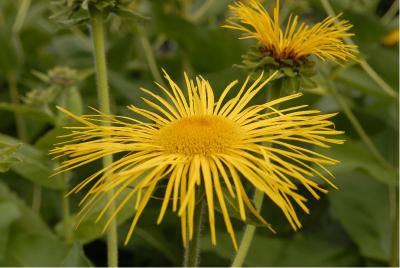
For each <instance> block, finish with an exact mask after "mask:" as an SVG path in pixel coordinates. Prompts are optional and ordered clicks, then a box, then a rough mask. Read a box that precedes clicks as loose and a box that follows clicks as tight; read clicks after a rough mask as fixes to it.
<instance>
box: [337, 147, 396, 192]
mask: <svg viewBox="0 0 400 268" xmlns="http://www.w3.org/2000/svg"><path fill="white" fill-rule="evenodd" d="M329 156H330V157H332V158H334V159H337V160H339V161H340V163H339V164H338V165H336V166H333V167H330V170H331V171H332V172H333V173H334V174H337V173H344V172H348V171H353V170H356V169H361V170H363V171H364V172H367V173H368V174H369V175H370V176H372V177H373V178H374V179H375V180H377V181H379V182H382V183H385V184H387V185H398V179H397V173H396V171H395V170H394V169H390V168H388V167H386V166H384V165H383V164H381V163H379V162H378V161H377V160H376V159H375V158H374V157H373V156H372V155H371V154H370V153H369V151H368V150H367V149H366V148H364V147H362V146H361V145H360V144H358V143H356V142H354V141H350V140H348V141H346V142H345V143H344V144H342V145H338V146H333V147H332V148H330V149H329Z"/></svg>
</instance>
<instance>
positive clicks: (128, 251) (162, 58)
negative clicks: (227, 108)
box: [0, 0, 399, 266]
mask: <svg viewBox="0 0 400 268" xmlns="http://www.w3.org/2000/svg"><path fill="white" fill-rule="evenodd" d="M26 2H28V1H26V0H24V1H16V0H15V1H14V0H1V1H0V118H1V120H0V266H93V265H94V266H106V265H107V262H106V255H107V254H106V243H105V238H104V236H103V235H102V233H101V229H102V226H101V223H99V224H97V225H96V224H94V222H93V220H94V218H95V213H92V214H93V215H92V214H90V215H89V216H88V217H87V218H85V220H84V221H83V223H82V224H81V225H80V227H79V228H77V229H76V230H75V231H74V233H73V239H72V240H69V241H66V240H65V238H64V235H63V224H62V221H63V215H62V211H63V209H62V206H63V201H62V200H63V194H64V193H65V191H66V189H67V187H68V186H66V185H65V178H63V177H62V176H55V177H51V178H49V175H50V174H51V173H52V169H53V168H54V166H55V162H54V161H53V162H52V161H50V158H49V157H48V156H47V151H48V150H49V149H50V148H51V147H52V144H54V143H55V142H57V139H56V136H57V135H60V134H62V133H63V130H62V128H61V127H62V125H63V124H64V123H65V118H63V117H62V116H61V115H59V114H58V113H57V112H56V110H55V109H54V107H55V105H62V106H64V107H67V108H68V109H70V110H72V111H74V112H76V113H82V112H84V113H89V112H91V111H90V110H89V109H88V106H92V107H98V106H97V97H96V81H95V76H94V70H93V59H92V52H91V51H92V49H91V40H90V32H89V28H88V25H87V24H86V23H85V22H82V23H79V24H76V25H68V26H67V27H65V25H61V24H60V23H58V22H57V21H56V20H54V19H51V18H50V17H51V16H52V15H53V14H54V13H55V12H57V10H55V9H57V7H55V6H54V5H51V4H49V1H48V0H34V1H31V4H30V6H27V7H28V9H27V13H26V16H25V17H24V18H22V21H21V16H23V15H21V14H23V12H24V10H23V7H22V8H21V5H24V4H26ZM128 2H129V1H128ZM130 2H132V3H131V6H130V8H132V9H133V10H134V11H135V12H137V13H138V14H141V16H143V17H142V18H141V17H139V16H135V15H133V16H122V17H121V16H116V15H110V16H109V17H108V18H107V21H106V30H107V58H108V67H109V80H110V90H111V97H112V111H113V113H115V114H127V115H131V114H130V113H129V112H128V111H127V109H126V108H125V106H126V105H129V104H135V105H137V106H139V107H141V106H143V103H142V102H141V99H140V97H141V96H142V94H143V93H142V92H141V91H140V90H139V87H141V86H143V87H146V88H149V89H152V90H156V86H155V85H154V83H153V81H154V80H158V79H159V77H158V75H159V74H158V72H159V70H160V68H165V69H166V70H167V71H168V72H169V74H170V75H171V77H173V78H174V79H175V81H177V82H178V83H181V82H182V79H183V71H184V70H186V71H187V72H189V73H190V74H192V75H195V74H202V75H203V76H205V77H206V78H207V79H209V80H210V81H211V84H212V85H213V87H214V90H215V91H216V94H217V95H219V94H220V93H221V91H222V90H223V89H224V87H225V86H226V85H227V84H229V83H230V82H231V81H232V80H236V79H239V80H243V79H244V77H245V76H246V74H245V73H244V72H243V71H242V70H241V69H239V68H235V67H232V66H233V65H234V64H239V63H240V61H241V55H242V54H243V53H245V52H246V51H247V50H248V49H249V47H250V46H251V45H252V44H254V42H253V41H251V40H246V41H243V40H238V37H239V33H237V32H234V31H231V30H229V29H224V28H221V27H220V26H221V25H223V24H224V20H225V19H226V18H227V16H228V11H227V5H228V4H230V3H232V2H231V1H227V0H214V1H212V0H211V1H209V0H141V1H139V0H138V1H130ZM273 2H274V1H272V0H267V1H265V3H266V6H271V5H272V4H273ZM281 2H282V3H281V5H282V11H281V12H282V15H283V16H284V17H285V16H287V15H288V14H289V13H291V12H294V13H296V14H298V15H300V16H301V18H302V19H303V20H304V21H306V22H308V23H313V22H317V21H319V20H321V19H323V18H324V17H326V13H325V11H324V9H323V7H322V5H321V3H320V1H317V0H312V1H301V0H282V1H281ZM331 4H332V5H333V8H334V9H335V11H336V12H338V13H339V12H343V13H344V14H343V18H346V19H348V20H349V21H350V23H352V24H353V25H354V28H353V29H352V31H353V32H354V33H355V36H354V37H353V41H354V42H355V43H356V44H357V45H358V46H359V49H360V52H361V57H362V58H363V59H365V60H366V61H367V62H368V63H369V65H370V66H371V67H372V68H373V69H374V70H375V71H376V73H377V74H378V75H379V76H380V77H381V78H382V79H383V80H384V81H385V82H386V83H387V86H389V87H391V88H392V89H394V90H395V91H396V92H397V91H398V87H399V75H398V73H399V62H398V59H399V50H398V42H396V41H393V40H392V41H393V42H388V41H386V42H384V41H383V40H385V37H387V35H388V34H389V33H390V32H392V31H393V30H395V31H398V17H397V9H398V1H390V0H334V1H331ZM396 5H397V6H396ZM21 9H22V11H21ZM18 12H20V13H19V14H20V15H17V14H18ZM21 12H22V13H21ZM82 18H84V16H83V17H82ZM70 22H75V21H70ZM56 67H62V68H56ZM67 67H68V68H67ZM54 68H56V69H54ZM318 70H319V74H318V75H317V76H316V77H315V81H316V85H315V87H313V88H310V89H307V90H305V89H304V90H301V91H302V92H303V93H304V96H303V97H302V98H300V99H298V100H296V103H297V104H298V103H302V104H304V103H305V104H309V105H310V106H311V107H315V108H318V109H320V110H321V111H323V112H339V115H338V116H336V117H335V118H334V122H335V125H336V128H337V129H340V130H344V131H345V132H346V134H345V135H346V140H347V142H346V143H345V144H344V145H342V146H339V145H338V146H334V147H333V148H331V149H325V150H324V151H323V152H324V153H325V154H327V155H329V156H332V157H334V158H336V159H338V160H340V161H341V164H339V165H337V166H335V167H334V168H332V169H331V170H332V171H333V173H334V174H335V176H336V179H335V180H334V182H335V183H336V184H337V185H338V187H339V190H333V189H332V190H331V191H330V192H329V193H328V194H327V195H325V196H323V197H322V199H321V200H319V201H316V200H314V199H313V198H312V197H311V196H310V194H308V193H307V192H306V191H304V195H306V196H307V197H309V199H310V202H309V207H310V210H311V214H310V215H306V214H304V213H302V212H300V211H299V213H300V217H301V219H302V222H303V224H304V228H303V229H302V230H300V231H299V232H293V231H292V230H291V228H290V226H289V224H288V223H287V222H286V220H285V219H284V217H283V215H282V214H281V212H280V211H278V209H277V208H276V207H274V206H273V205H272V204H271V203H269V201H268V200H265V201H264V206H263V210H262V215H263V216H265V217H266V219H267V220H269V221H270V222H271V223H272V224H273V225H274V228H275V230H277V231H278V234H277V235H274V234H271V233H270V232H269V230H268V229H266V228H265V229H264V228H258V229H257V233H256V236H255V239H254V241H253V243H252V246H251V248H250V251H249V255H248V257H247V258H246V261H245V265H246V266H389V265H393V264H395V263H396V258H398V252H397V250H398V246H397V247H396V245H398V239H396V238H398V231H397V233H396V229H397V230H398V200H397V196H398V190H396V189H398V173H397V169H398V147H399V145H398V130H399V129H398V122H399V120H398V97H397V96H393V95H390V94H388V93H387V92H385V91H384V90H383V89H382V87H381V86H380V85H378V84H377V83H376V82H375V81H374V80H373V79H372V78H371V76H370V75H369V74H368V73H367V72H366V71H365V70H364V69H363V68H361V66H360V65H359V64H357V63H349V64H345V65H344V66H339V65H335V64H332V63H328V62H318ZM17 91H18V92H17ZM263 100H264V96H261V95H260V97H259V98H258V99H257V101H258V102H262V101H263ZM293 104H295V103H293ZM18 122H19V123H18ZM21 128H22V130H21ZM24 128H25V131H24ZM18 129H19V131H18ZM360 134H361V136H360ZM371 143H373V144H372V145H371ZM374 150H377V151H375V152H374ZM379 154H380V155H381V156H382V157H381V158H380V157H379V156H378V155H379ZM99 165H100V163H94V164H91V165H87V166H86V167H84V168H80V169H78V170H76V171H74V172H73V173H72V178H71V182H70V185H74V184H75V183H76V182H77V181H80V180H82V179H83V178H85V177H86V176H88V175H89V174H91V173H92V172H93V171H94V170H96V169H97V168H98V167H99ZM80 198H81V196H79V195H73V196H71V204H70V209H71V211H72V214H75V213H76V212H77V210H78V205H77V203H78V202H79V199H80ZM160 203H161V201H160V200H158V199H157V198H154V199H153V200H152V201H151V202H150V204H149V206H148V207H147V208H146V210H145V212H144V213H143V215H142V217H141V219H140V221H139V225H138V227H137V230H136V231H135V233H134V236H133V238H132V240H131V241H130V243H129V244H128V245H127V246H122V245H121V246H120V265H121V266H180V265H181V263H182V255H183V246H182V243H181V237H180V227H179V218H178V216H177V215H176V214H173V213H171V212H169V213H168V214H167V215H166V218H165V220H164V221H163V223H162V224H161V225H159V226H157V225H156V219H157V213H158V211H159V207H160ZM64 205H65V202H64ZM132 213H133V212H132V211H131V210H129V209H128V210H125V211H123V212H122V213H121V214H120V215H119V218H118V220H119V223H120V226H119V235H120V237H121V239H120V241H122V239H123V237H124V235H125V234H126V232H127V228H128V225H129V219H130V218H131V217H132ZM75 222H76V219H75V217H74V215H72V218H71V220H70V222H69V223H70V224H75ZM243 228H244V225H243V224H242V223H241V222H239V221H235V229H236V230H237V234H238V236H240V233H241V231H242V230H243ZM203 234H204V238H203V239H204V241H202V244H201V247H202V255H201V261H200V265H202V266H229V265H230V263H231V260H232V258H233V257H234V254H235V252H234V249H233V247H232V245H231V242H230V240H229V238H228V235H227V233H226V230H225V227H224V225H223V222H222V221H221V222H218V225H217V241H218V244H217V246H216V247H213V246H212V245H211V243H210V239H209V237H208V230H207V228H206V227H205V228H204V230H203Z"/></svg>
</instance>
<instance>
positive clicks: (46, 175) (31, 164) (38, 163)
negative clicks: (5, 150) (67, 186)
mask: <svg viewBox="0 0 400 268" xmlns="http://www.w3.org/2000/svg"><path fill="white" fill-rule="evenodd" d="M0 142H2V143H7V144H10V145H13V146H15V145H20V149H19V150H18V153H17V154H16V156H17V157H18V158H19V159H20V160H21V162H18V163H14V165H13V166H12V167H11V168H12V170H13V171H14V172H15V173H17V174H18V175H20V176H22V177H23V178H25V179H28V180H30V181H32V182H34V183H37V184H39V185H41V186H44V187H47V188H50V189H63V188H64V182H63V181H62V180H58V179H57V178H50V175H51V174H52V169H53V165H52V163H51V161H50V160H49V158H48V157H47V156H46V155H45V154H44V153H43V152H41V151H40V150H38V149H36V148H35V147H33V146H32V145H29V144H26V143H23V142H21V141H19V140H17V139H15V138H13V137H10V136H7V135H3V134H0Z"/></svg>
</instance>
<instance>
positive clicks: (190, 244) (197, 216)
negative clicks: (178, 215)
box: [183, 199, 204, 267]
mask: <svg viewBox="0 0 400 268" xmlns="http://www.w3.org/2000/svg"><path fill="white" fill-rule="evenodd" d="M203 203H204V200H203V199H201V200H199V201H198V203H197V205H196V207H195V211H194V222H193V224H194V226H193V237H192V240H190V241H189V238H188V237H187V243H186V247H185V255H184V262H183V266H185V267H197V266H198V264H199V254H200V233H201V222H202V218H203Z"/></svg>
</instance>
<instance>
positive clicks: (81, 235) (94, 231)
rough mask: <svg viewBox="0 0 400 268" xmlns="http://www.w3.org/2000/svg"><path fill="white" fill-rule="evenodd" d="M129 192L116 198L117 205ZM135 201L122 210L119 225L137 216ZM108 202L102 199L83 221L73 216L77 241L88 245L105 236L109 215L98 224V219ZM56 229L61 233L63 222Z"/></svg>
mask: <svg viewBox="0 0 400 268" xmlns="http://www.w3.org/2000/svg"><path fill="white" fill-rule="evenodd" d="M128 192H129V190H126V191H123V192H122V193H121V194H120V195H119V196H118V197H117V198H116V200H115V204H120V203H121V201H122V200H123V199H124V197H125V196H126V195H127V194H128ZM134 200H135V199H132V201H131V202H128V203H127V205H126V206H125V207H124V208H122V209H121V211H120V212H119V213H118V215H117V221H118V224H122V223H124V222H126V221H127V220H128V219H129V218H131V217H132V216H133V215H134V214H135V210H134V203H135V202H134ZM107 202H108V200H107V198H106V197H105V196H103V197H101V199H100V200H99V201H98V202H97V203H95V205H94V206H93V207H92V208H91V209H90V212H89V213H88V214H87V215H85V216H84V217H83V218H82V221H79V220H80V218H78V216H76V215H75V216H73V218H72V220H71V224H72V225H73V226H75V227H76V228H75V229H74V233H73V236H74V238H75V239H77V240H78V241H80V242H81V243H83V244H87V243H89V242H91V241H93V240H95V239H97V238H99V237H101V236H103V235H104V234H105V232H104V227H105V224H106V223H107V220H108V217H107V214H105V215H104V217H102V218H101V219H100V220H99V221H98V222H96V219H97V217H98V216H99V214H100V213H101V211H102V210H103V208H104V207H105V205H106V204H107ZM78 223H79V224H78ZM56 229H57V231H58V232H61V230H62V223H61V222H60V223H58V225H57V227H56Z"/></svg>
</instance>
